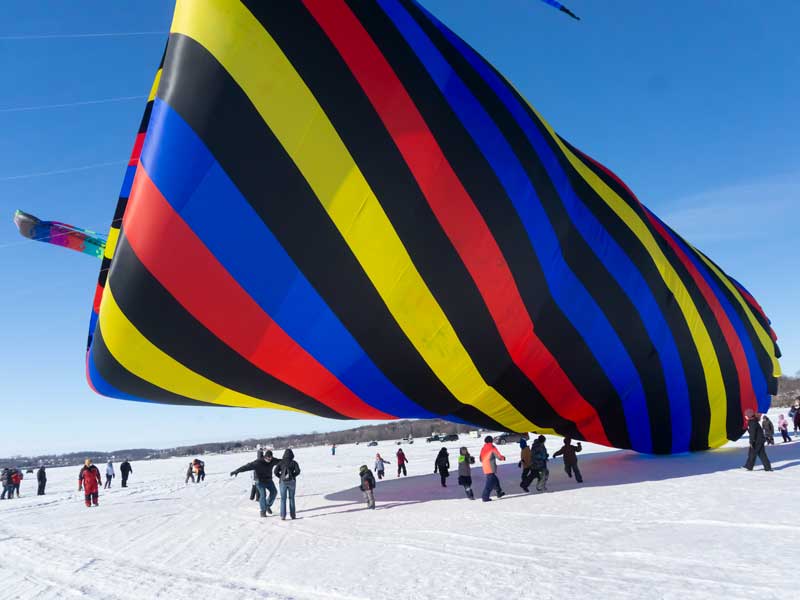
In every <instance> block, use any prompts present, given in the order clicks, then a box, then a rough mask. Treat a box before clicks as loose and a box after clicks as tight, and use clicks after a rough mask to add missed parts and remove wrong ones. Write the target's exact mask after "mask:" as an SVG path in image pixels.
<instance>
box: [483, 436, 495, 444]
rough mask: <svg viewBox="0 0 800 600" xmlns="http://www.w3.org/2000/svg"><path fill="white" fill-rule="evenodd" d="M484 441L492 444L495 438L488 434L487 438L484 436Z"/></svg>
mask: <svg viewBox="0 0 800 600" xmlns="http://www.w3.org/2000/svg"><path fill="white" fill-rule="evenodd" d="M483 441H484V442H486V443H487V444H491V443H492V442H493V441H494V438H493V437H492V436H490V435H487V436H486V437H485V438H483Z"/></svg>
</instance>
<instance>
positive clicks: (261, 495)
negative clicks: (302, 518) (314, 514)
mask: <svg viewBox="0 0 800 600" xmlns="http://www.w3.org/2000/svg"><path fill="white" fill-rule="evenodd" d="M256 488H257V489H258V508H260V509H261V512H262V513H265V512H267V509H268V508H271V507H272V503H273V502H275V496H277V495H278V490H276V489H275V484H274V483H272V481H268V482H267V483H261V482H260V481H259V482H258V483H256ZM267 490H269V499H267ZM281 496H283V490H281ZM291 506H292V514H294V488H293V491H292V505H291ZM284 513H285V511H284Z"/></svg>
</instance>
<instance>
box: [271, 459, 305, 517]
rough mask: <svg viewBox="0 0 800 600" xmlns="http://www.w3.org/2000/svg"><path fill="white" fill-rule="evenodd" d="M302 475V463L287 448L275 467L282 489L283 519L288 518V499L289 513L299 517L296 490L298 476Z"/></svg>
mask: <svg viewBox="0 0 800 600" xmlns="http://www.w3.org/2000/svg"><path fill="white" fill-rule="evenodd" d="M298 475H300V465H298V464H297V462H295V460H294V452H292V449H291V448H287V449H286V452H284V453H283V458H282V459H281V460H280V462H279V463H278V464H277V466H276V467H275V477H277V478H278V481H279V485H280V490H281V519H283V520H284V521H285V520H286V501H287V500H288V501H289V515H290V516H291V517H292V519H295V518H297V517H296V513H295V507H294V492H295V488H296V487H297V476H298Z"/></svg>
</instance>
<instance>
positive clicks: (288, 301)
mask: <svg viewBox="0 0 800 600" xmlns="http://www.w3.org/2000/svg"><path fill="white" fill-rule="evenodd" d="M231 143H236V140H231ZM141 161H142V164H143V165H144V167H145V169H146V170H147V173H148V174H149V176H150V178H151V180H152V181H153V182H154V183H155V185H156V186H157V187H158V189H159V190H160V192H161V193H162V194H163V195H164V197H165V198H166V199H167V201H168V202H169V203H170V204H171V205H172V207H173V208H174V209H175V211H176V212H177V213H178V214H179V215H180V216H181V218H182V219H183V220H184V221H185V222H186V223H187V224H188V226H189V227H190V228H191V229H192V231H194V233H195V234H196V235H197V236H198V237H199V238H200V239H201V240H202V242H203V243H204V244H205V245H206V247H208V249H209V250H210V251H211V252H212V253H213V254H214V256H215V257H216V258H217V260H218V261H219V262H220V263H221V264H222V265H223V267H225V269H226V270H227V271H228V272H229V273H230V274H231V275H232V276H233V278H234V279H236V281H237V282H238V283H239V285H241V286H242V288H243V289H244V290H245V291H246V292H247V293H248V294H249V295H250V296H251V297H252V298H253V300H254V301H255V302H256V303H257V304H258V305H259V306H260V307H261V308H262V309H263V310H264V312H266V313H267V314H268V315H269V316H270V317H271V318H272V319H273V320H274V321H275V322H276V323H277V324H278V325H279V326H280V327H281V328H282V329H283V330H284V331H286V333H287V334H288V335H289V336H290V337H291V338H292V339H294V340H295V342H297V343H298V344H299V345H300V346H302V347H303V348H304V349H305V350H306V351H307V352H308V353H309V354H311V355H312V356H313V357H314V358H315V359H316V360H317V361H319V363H320V364H322V365H323V366H324V367H325V368H326V369H328V370H329V371H330V372H331V373H333V374H334V375H335V376H336V377H337V378H338V379H339V380H340V381H341V382H342V383H343V384H344V385H346V386H347V387H348V388H349V389H350V390H351V391H352V392H353V393H355V394H356V395H357V396H359V397H360V398H361V399H362V400H364V402H366V403H368V404H370V405H371V406H373V407H375V408H377V409H378V410H381V411H383V412H385V413H388V414H391V415H395V416H397V417H405V418H430V417H434V416H436V415H434V414H433V413H431V412H429V411H427V410H425V409H424V408H422V407H420V406H418V405H417V404H416V403H414V402H412V401H411V400H410V399H409V398H408V397H406V396H405V395H404V394H403V393H402V392H401V391H400V390H399V389H398V388H397V387H396V386H395V385H394V384H393V383H392V382H391V381H389V379H388V378H387V377H386V376H385V375H384V374H383V373H382V372H381V371H380V370H379V369H378V367H377V366H376V365H375V364H374V363H373V362H372V360H371V359H370V358H369V357H368V356H367V354H366V353H365V352H364V350H363V349H362V348H361V347H360V346H359V344H358V342H357V341H356V340H355V339H354V338H353V336H352V335H351V334H350V332H349V331H348V330H347V329H346V328H345V327H344V325H343V324H342V323H341V322H340V321H339V319H338V318H337V317H336V315H335V314H334V313H333V311H331V309H330V308H329V307H328V305H327V304H326V303H325V301H324V300H323V299H322V298H321V297H320V295H319V294H318V293H317V292H316V290H315V289H314V288H313V287H312V286H311V284H310V283H309V281H308V280H307V279H306V278H305V277H304V276H303V274H302V273H301V272H300V270H299V269H298V268H297V265H295V263H294V262H293V261H292V259H291V258H290V257H289V255H288V254H287V253H286V251H285V250H284V249H283V247H282V246H281V245H280V243H279V242H278V240H277V239H276V238H275V236H274V235H273V234H272V232H271V231H270V230H269V228H268V227H267V226H266V225H265V224H264V222H263V221H262V220H261V218H260V217H259V216H258V214H257V213H256V212H255V210H253V208H252V206H250V204H249V203H248V202H247V200H246V199H245V198H244V196H242V194H241V193H240V192H239V190H238V189H237V188H236V186H235V185H234V183H233V182H232V181H231V180H230V178H229V177H228V176H227V175H226V174H225V172H224V171H223V169H222V167H221V166H220V165H219V163H218V162H217V161H216V159H215V158H214V157H213V155H212V154H211V153H210V151H209V150H208V149H207V148H206V146H205V145H204V144H203V142H202V141H201V140H200V138H198V137H197V135H196V134H195V133H194V132H193V131H192V129H191V128H190V127H189V125H188V124H187V123H186V122H185V121H184V120H183V119H182V118H181V116H180V115H179V114H178V113H177V112H176V111H175V110H173V109H172V108H171V107H170V106H169V105H168V104H167V103H165V102H164V101H162V100H160V99H158V98H157V99H156V101H155V104H154V106H153V112H152V116H151V118H150V126H149V128H148V134H147V138H146V141H145V144H144V148H143V149H142V157H141Z"/></svg>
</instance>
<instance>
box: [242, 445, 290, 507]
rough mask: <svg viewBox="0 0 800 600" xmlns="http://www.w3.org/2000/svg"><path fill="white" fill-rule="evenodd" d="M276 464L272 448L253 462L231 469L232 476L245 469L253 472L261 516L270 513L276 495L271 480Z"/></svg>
mask: <svg viewBox="0 0 800 600" xmlns="http://www.w3.org/2000/svg"><path fill="white" fill-rule="evenodd" d="M259 454H260V452H259ZM277 464H278V461H277V460H275V459H274V458H273V457H272V450H267V451H266V452H264V454H260V456H259V457H258V458H256V459H255V460H254V461H253V462H250V463H247V464H246V465H242V466H241V467H239V468H238V469H236V470H235V471H231V476H232V477H235V476H236V475H238V474H239V473H244V472H245V471H253V472H254V474H255V477H256V487H257V488H258V507H259V509H260V511H261V516H262V517H266V516H267V513H269V514H272V504H273V502H275V496H277V495H278V490H276V489H275V484H274V483H273V482H272V471H273V469H274V468H275V467H276V466H277ZM267 492H269V498H267ZM292 514H294V509H292ZM292 518H294V517H292Z"/></svg>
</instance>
